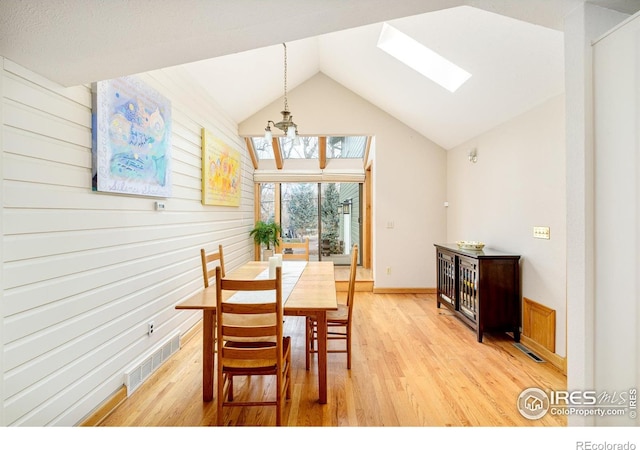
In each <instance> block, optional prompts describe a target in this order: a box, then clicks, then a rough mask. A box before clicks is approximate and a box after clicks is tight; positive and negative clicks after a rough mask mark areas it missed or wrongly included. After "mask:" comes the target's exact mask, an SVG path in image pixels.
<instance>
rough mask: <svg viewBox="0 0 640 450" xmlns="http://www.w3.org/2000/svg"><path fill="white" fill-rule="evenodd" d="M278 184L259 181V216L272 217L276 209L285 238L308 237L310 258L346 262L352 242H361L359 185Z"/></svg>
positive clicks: (349, 256) (360, 196) (299, 238)
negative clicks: (260, 183)
mask: <svg viewBox="0 0 640 450" xmlns="http://www.w3.org/2000/svg"><path fill="white" fill-rule="evenodd" d="M277 185H278V184H277V183H264V184H262V185H261V188H260V193H261V195H260V197H261V198H260V211H261V218H262V220H268V219H273V218H274V217H275V211H277V210H278V209H279V211H280V225H281V226H282V239H283V241H284V242H287V241H289V242H292V241H304V239H306V238H309V253H310V257H309V258H310V259H311V260H312V261H321V260H331V261H333V262H334V263H335V264H336V265H343V264H344V265H348V264H349V263H350V261H351V249H352V247H353V245H354V244H358V245H359V246H360V247H361V246H362V245H361V240H362V220H361V207H360V204H361V200H360V199H361V198H362V185H361V184H360V183H280V184H279V189H277V187H278V186H277ZM278 192H279V193H280V195H279V196H278V195H277V193H278ZM360 255H362V252H360Z"/></svg>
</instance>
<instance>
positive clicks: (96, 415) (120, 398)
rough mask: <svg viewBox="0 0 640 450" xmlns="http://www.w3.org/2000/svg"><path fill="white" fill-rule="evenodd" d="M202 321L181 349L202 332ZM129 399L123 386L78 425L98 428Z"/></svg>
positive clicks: (192, 328) (184, 337)
mask: <svg viewBox="0 0 640 450" xmlns="http://www.w3.org/2000/svg"><path fill="white" fill-rule="evenodd" d="M200 322H201V320H199V321H198V322H196V324H195V325H194V326H192V327H191V328H190V329H189V330H187V332H186V333H184V334H183V335H182V336H181V337H180V347H182V346H183V345H184V343H185V342H188V341H189V340H190V339H191V338H193V337H194V336H195V335H196V334H198V332H199V331H200V329H201V327H200V326H199V325H200ZM126 399H127V387H126V386H125V385H122V387H120V389H118V390H117V391H116V392H114V394H113V395H112V396H111V397H109V398H108V399H106V400H105V401H104V402H103V403H102V404H101V405H100V406H98V407H97V408H96V409H95V411H94V412H92V413H91V414H90V415H89V416H87V418H85V419H84V420H83V421H82V422H80V423H79V424H78V426H79V427H96V426H98V425H100V424H101V423H102V421H103V420H104V419H106V418H107V417H108V416H109V414H111V412H112V411H113V410H115V409H116V408H117V407H118V406H119V405H120V404H121V403H122V402H124V401H125V400H126Z"/></svg>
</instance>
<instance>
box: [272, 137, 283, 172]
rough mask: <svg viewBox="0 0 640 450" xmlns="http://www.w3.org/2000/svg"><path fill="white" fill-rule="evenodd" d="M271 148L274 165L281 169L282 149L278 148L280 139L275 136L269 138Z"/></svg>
mask: <svg viewBox="0 0 640 450" xmlns="http://www.w3.org/2000/svg"><path fill="white" fill-rule="evenodd" d="M271 148H272V149H273V157H274V158H275V160H276V167H277V168H278V169H282V167H283V164H282V150H281V149H280V140H279V139H278V138H277V137H274V138H272V139H271Z"/></svg>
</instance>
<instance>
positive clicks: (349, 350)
mask: <svg viewBox="0 0 640 450" xmlns="http://www.w3.org/2000/svg"><path fill="white" fill-rule="evenodd" d="M349 369H351V333H350V332H349V330H347V370H349Z"/></svg>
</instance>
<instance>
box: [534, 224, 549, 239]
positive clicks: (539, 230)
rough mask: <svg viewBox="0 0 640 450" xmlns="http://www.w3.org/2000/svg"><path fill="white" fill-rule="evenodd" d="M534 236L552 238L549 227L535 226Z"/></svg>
mask: <svg viewBox="0 0 640 450" xmlns="http://www.w3.org/2000/svg"><path fill="white" fill-rule="evenodd" d="M533 237H534V238H536V239H551V236H550V231H549V227H533Z"/></svg>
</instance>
